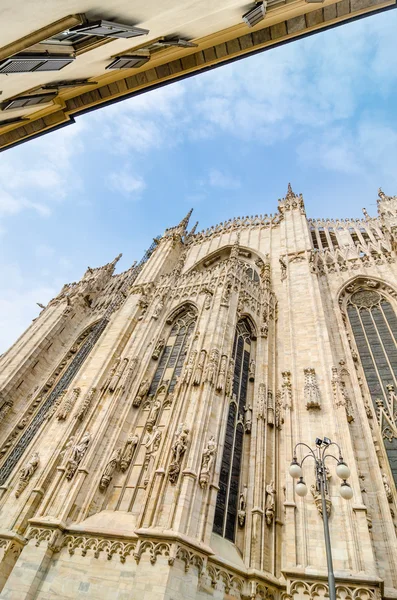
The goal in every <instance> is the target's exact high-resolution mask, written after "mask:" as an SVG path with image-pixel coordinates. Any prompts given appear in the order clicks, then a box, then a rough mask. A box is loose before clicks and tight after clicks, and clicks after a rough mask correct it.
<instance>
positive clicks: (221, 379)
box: [216, 354, 227, 392]
mask: <svg viewBox="0 0 397 600" xmlns="http://www.w3.org/2000/svg"><path fill="white" fill-rule="evenodd" d="M226 367H227V356H226V355H225V354H223V355H222V357H221V363H220V367H219V373H218V379H217V382H216V390H217V392H222V391H223V390H224V388H225V385H226Z"/></svg>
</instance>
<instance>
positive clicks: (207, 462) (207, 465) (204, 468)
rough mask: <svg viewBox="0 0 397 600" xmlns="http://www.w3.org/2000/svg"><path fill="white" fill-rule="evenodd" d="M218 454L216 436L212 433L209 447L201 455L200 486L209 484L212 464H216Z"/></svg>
mask: <svg viewBox="0 0 397 600" xmlns="http://www.w3.org/2000/svg"><path fill="white" fill-rule="evenodd" d="M215 455H216V443H215V438H214V436H213V435H212V436H211V437H210V439H209V440H208V443H207V447H206V448H205V449H204V450H203V455H202V457H201V470H200V478H199V483H200V487H202V488H204V487H206V486H207V485H208V483H209V480H210V477H211V471H212V466H213V464H214V460H215Z"/></svg>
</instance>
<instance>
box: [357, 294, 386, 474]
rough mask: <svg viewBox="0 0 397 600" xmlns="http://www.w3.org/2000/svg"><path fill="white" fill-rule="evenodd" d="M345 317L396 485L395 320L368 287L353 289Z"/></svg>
mask: <svg viewBox="0 0 397 600" xmlns="http://www.w3.org/2000/svg"><path fill="white" fill-rule="evenodd" d="M370 283H371V282H370ZM347 314H348V317H349V321H350V325H351V328H352V331H353V335H354V339H355V342H356V345H357V349H358V352H359V354H360V359H361V364H362V367H363V370H364V374H365V378H366V381H367V384H368V388H369V391H370V394H371V398H372V401H373V404H374V408H375V412H376V414H377V415H378V418H379V421H380V422H379V425H380V427H381V431H382V437H383V441H384V444H385V448H386V453H387V455H388V458H389V462H390V467H391V470H392V473H393V477H394V481H395V483H396V485H397V423H396V420H397V411H396V408H397V401H396V400H395V392H394V391H395V390H397V343H396V342H397V317H396V314H395V312H394V308H393V306H392V305H391V303H390V301H389V300H388V299H387V297H386V296H385V295H383V293H381V292H380V291H378V290H377V289H374V288H370V287H367V284H364V285H362V286H356V287H355V289H354V291H353V293H352V294H351V295H350V296H349V298H348V300H347Z"/></svg>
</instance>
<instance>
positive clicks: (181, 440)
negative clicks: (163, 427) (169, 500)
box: [168, 425, 189, 484]
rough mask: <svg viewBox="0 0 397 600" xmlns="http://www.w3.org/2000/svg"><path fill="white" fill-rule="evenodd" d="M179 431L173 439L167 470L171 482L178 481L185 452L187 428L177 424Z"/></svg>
mask: <svg viewBox="0 0 397 600" xmlns="http://www.w3.org/2000/svg"><path fill="white" fill-rule="evenodd" d="M178 431H179V432H177V433H176V436H175V441H174V443H173V445H172V460H171V465H170V469H169V472H168V478H169V480H170V482H171V483H173V484H174V483H176V482H177V481H178V476H179V472H180V470H181V462H182V457H183V455H184V454H185V452H186V448H187V440H188V436H189V429H187V428H186V427H185V428H183V425H180V426H179V429H178Z"/></svg>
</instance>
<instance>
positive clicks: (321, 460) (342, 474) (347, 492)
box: [289, 437, 353, 600]
mask: <svg viewBox="0 0 397 600" xmlns="http://www.w3.org/2000/svg"><path fill="white" fill-rule="evenodd" d="M298 446H304V447H305V448H307V449H308V453H307V454H306V455H305V456H304V457H303V458H302V460H301V462H300V463H299V462H298V458H297V455H296V450H297V448H298ZM331 446H336V447H337V448H338V451H339V458H336V456H334V455H333V454H330V453H329V452H328V450H329V448H330V447H331ZM307 458H314V472H315V476H316V490H317V491H318V492H320V494H321V504H322V511H323V525H324V538H325V551H326V555H327V568H328V587H329V600H336V590H335V577H334V569H333V565H332V551H331V539H330V536H329V524H328V514H327V504H326V501H325V495H326V493H327V492H328V480H327V470H326V464H325V461H326V459H327V458H333V459H334V460H335V461H336V462H337V465H336V474H337V476H338V477H339V478H340V479H342V483H341V486H340V495H341V496H342V498H344V499H345V500H350V499H351V498H352V497H353V490H352V488H351V487H350V485H349V484H348V483H347V481H346V480H347V479H348V477H350V469H349V467H348V466H347V464H346V463H345V462H344V460H343V457H342V451H341V449H340V446H338V444H336V443H335V442H331V440H330V439H329V438H326V437H325V438H324V439H321V438H316V447H315V448H314V449H312V448H310V446H308V445H307V444H304V443H303V442H300V443H299V444H296V446H295V448H294V456H293V458H292V462H291V465H290V468H289V473H290V475H291V477H293V478H294V479H298V482H297V484H296V485H295V490H296V493H297V494H298V496H301V497H303V496H306V494H307V486H306V483H305V482H304V479H303V471H302V465H303V463H304V462H305V460H306V459H307Z"/></svg>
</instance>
